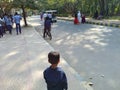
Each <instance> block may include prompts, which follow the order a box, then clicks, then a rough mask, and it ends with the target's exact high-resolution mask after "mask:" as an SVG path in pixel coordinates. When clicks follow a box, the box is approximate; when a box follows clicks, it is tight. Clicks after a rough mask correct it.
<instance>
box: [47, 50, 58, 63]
mask: <svg viewBox="0 0 120 90" xmlns="http://www.w3.org/2000/svg"><path fill="white" fill-rule="evenodd" d="M59 60H60V54H59V52H56V51H51V52H49V54H48V61H49V63H51V64H57V63H58V62H59Z"/></svg>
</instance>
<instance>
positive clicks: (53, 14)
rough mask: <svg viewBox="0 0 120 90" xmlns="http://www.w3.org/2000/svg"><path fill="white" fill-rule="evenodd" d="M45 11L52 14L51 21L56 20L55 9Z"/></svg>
mask: <svg viewBox="0 0 120 90" xmlns="http://www.w3.org/2000/svg"><path fill="white" fill-rule="evenodd" d="M45 12H46V13H51V14H52V22H53V23H55V22H57V17H56V14H57V10H47V11H45Z"/></svg>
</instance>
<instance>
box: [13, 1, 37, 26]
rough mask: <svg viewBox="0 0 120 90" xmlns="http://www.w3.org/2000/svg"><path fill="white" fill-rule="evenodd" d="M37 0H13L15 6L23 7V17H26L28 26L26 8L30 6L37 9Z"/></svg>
mask: <svg viewBox="0 0 120 90" xmlns="http://www.w3.org/2000/svg"><path fill="white" fill-rule="evenodd" d="M36 3H37V0H36V1H34V0H13V1H12V5H13V8H21V9H22V14H23V18H24V23H25V26H27V25H28V24H27V21H26V9H27V8H30V9H37V8H38V7H37V4H36Z"/></svg>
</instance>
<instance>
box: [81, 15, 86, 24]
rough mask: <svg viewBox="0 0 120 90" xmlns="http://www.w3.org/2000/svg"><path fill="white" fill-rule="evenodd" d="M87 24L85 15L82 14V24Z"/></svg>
mask: <svg viewBox="0 0 120 90" xmlns="http://www.w3.org/2000/svg"><path fill="white" fill-rule="evenodd" d="M85 22H86V19H85V15H84V14H82V23H83V24H84V23H85Z"/></svg>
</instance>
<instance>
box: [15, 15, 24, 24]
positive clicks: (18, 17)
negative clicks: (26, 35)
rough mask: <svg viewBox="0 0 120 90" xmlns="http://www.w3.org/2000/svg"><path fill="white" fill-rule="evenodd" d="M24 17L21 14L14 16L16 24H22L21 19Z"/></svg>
mask: <svg viewBox="0 0 120 90" xmlns="http://www.w3.org/2000/svg"><path fill="white" fill-rule="evenodd" d="M21 19H22V17H21V16H20V15H15V16H14V22H15V23H16V24H20V20H21Z"/></svg>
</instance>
